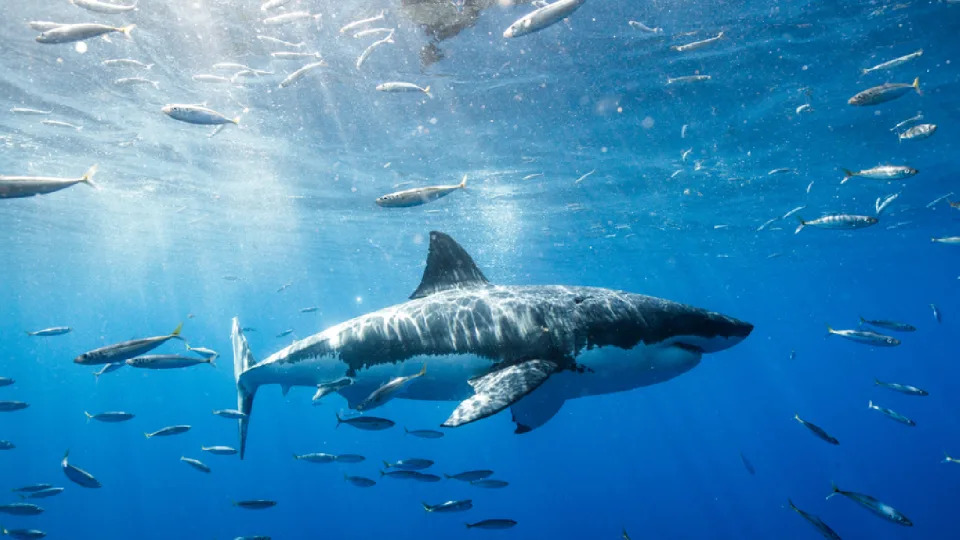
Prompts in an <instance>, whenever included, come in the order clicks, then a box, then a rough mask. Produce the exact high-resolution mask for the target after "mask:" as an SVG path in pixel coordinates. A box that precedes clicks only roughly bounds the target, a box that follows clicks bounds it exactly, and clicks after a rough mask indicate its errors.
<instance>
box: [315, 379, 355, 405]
mask: <svg viewBox="0 0 960 540" xmlns="http://www.w3.org/2000/svg"><path fill="white" fill-rule="evenodd" d="M351 384H353V379H351V378H350V377H344V378H342V379H338V380H336V381H333V382H329V383H323V384H318V385H317V393H316V394H314V395H313V404H314V405H318V404H319V403H320V399H322V398H323V397H324V396H326V395H328V394H332V393H334V392H336V391H338V390H340V389H341V388H346V387H347V386H350V385H351Z"/></svg>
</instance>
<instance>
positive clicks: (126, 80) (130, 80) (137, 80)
mask: <svg viewBox="0 0 960 540" xmlns="http://www.w3.org/2000/svg"><path fill="white" fill-rule="evenodd" d="M113 84H114V85H115V86H142V85H150V86H153V87H154V88H155V89H157V90H159V89H160V83H158V82H157V81H151V80H150V79H144V78H143V77H123V78H121V79H116V80H114V81H113Z"/></svg>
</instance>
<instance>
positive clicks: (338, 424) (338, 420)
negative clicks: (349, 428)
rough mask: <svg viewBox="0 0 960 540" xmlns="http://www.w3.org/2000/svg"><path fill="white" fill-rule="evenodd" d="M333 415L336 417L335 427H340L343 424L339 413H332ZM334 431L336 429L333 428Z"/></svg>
mask: <svg viewBox="0 0 960 540" xmlns="http://www.w3.org/2000/svg"><path fill="white" fill-rule="evenodd" d="M333 414H334V415H335V416H336V417H337V427H340V424H342V423H343V418H340V413H338V412H335V413H333ZM334 429H336V428H334Z"/></svg>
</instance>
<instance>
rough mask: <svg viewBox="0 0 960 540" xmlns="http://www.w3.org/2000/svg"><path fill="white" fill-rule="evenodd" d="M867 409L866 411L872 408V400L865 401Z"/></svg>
mask: <svg viewBox="0 0 960 540" xmlns="http://www.w3.org/2000/svg"><path fill="white" fill-rule="evenodd" d="M867 408H868V409H872V408H873V400H872V399H871V400H868V401H867Z"/></svg>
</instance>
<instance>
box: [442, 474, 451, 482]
mask: <svg viewBox="0 0 960 540" xmlns="http://www.w3.org/2000/svg"><path fill="white" fill-rule="evenodd" d="M443 477H444V478H446V479H447V480H449V479H451V478H453V477H452V476H450V475H449V474H447V473H443Z"/></svg>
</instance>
